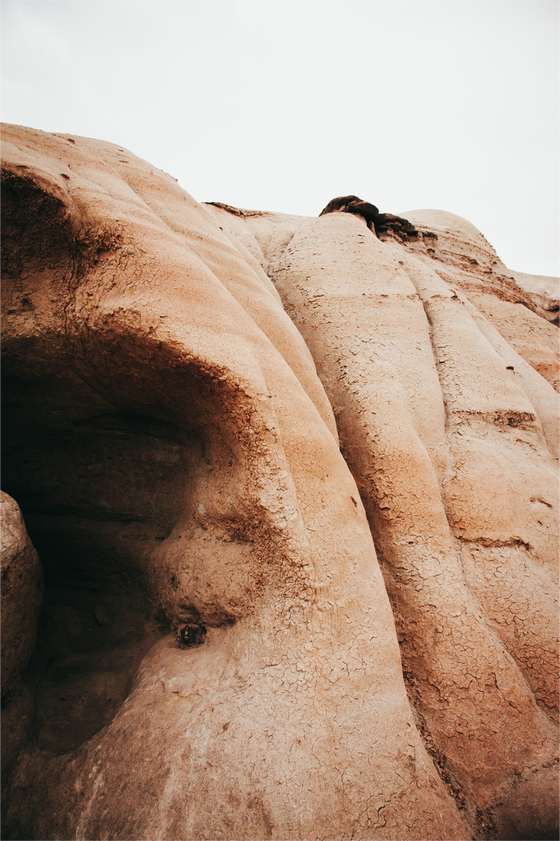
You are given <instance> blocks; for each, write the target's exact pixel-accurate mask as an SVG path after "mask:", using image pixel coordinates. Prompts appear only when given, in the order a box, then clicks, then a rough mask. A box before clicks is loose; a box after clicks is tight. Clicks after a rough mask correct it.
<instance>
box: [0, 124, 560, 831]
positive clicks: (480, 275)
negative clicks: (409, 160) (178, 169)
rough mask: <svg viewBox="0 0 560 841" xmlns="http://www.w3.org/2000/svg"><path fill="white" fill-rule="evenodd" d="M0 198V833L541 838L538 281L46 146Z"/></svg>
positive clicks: (116, 154) (554, 809) (548, 397)
mask: <svg viewBox="0 0 560 841" xmlns="http://www.w3.org/2000/svg"><path fill="white" fill-rule="evenodd" d="M2 184H3V194H2V213H3V242H2V247H3V261H2V262H3V269H2V272H3V274H2V309H3V351H2V353H3V375H4V377H3V379H4V384H3V433H4V441H3V453H4V461H3V489H4V491H5V493H4V494H3V496H2V523H3V525H2V706H3V713H2V748H3V754H2V771H3V773H2V797H3V837H4V838H6V839H84V841H85V840H86V839H123V840H124V839H146V841H152V840H153V839H169V840H170V841H171V839H173V840H174V841H177V839H184V840H185V841H186V840H187V839H193V840H194V839H224V841H228V840H230V841H233V840H234V839H237V841H241V839H257V841H258V840H259V839H265V838H271V839H277V840H278V841H288V839H306V841H307V839H309V841H311V840H312V839H313V840H314V839H332V841H334V839H393V841H416V840H417V839H418V841H420V839H432V841H442V839H502V841H515V839H519V840H520V841H523V839H525V841H530V840H531V839H552V838H557V837H558V776H557V775H558V748H557V745H558V531H557V528H558V394H557V391H558V382H559V380H558V293H557V284H556V285H555V282H554V280H553V279H551V278H537V277H532V276H528V275H521V274H519V273H516V272H512V271H510V270H509V269H507V268H506V266H504V264H503V263H502V262H501V261H500V259H499V257H498V256H497V255H496V253H495V252H494V250H493V249H492V247H491V246H490V245H489V243H488V242H487V241H486V240H485V239H484V237H483V236H482V234H481V233H480V232H479V231H477V229H476V228H474V227H473V226H472V225H471V224H470V223H468V222H466V221H465V220H464V219H461V218H459V217H457V216H454V215H453V214H450V213H444V212H443V211H412V212H404V213H400V214H399V215H398V216H397V215H394V214H390V213H380V212H379V210H378V208H376V207H375V205H373V204H371V203H370V202H369V201H362V200H361V199H359V198H358V197H356V196H345V197H341V198H339V199H336V200H333V202H331V203H330V204H329V205H328V206H327V208H325V210H324V212H323V213H321V214H320V215H319V216H318V217H316V218H305V217H298V216H288V215H285V214H275V213H268V212H260V211H248V210H240V209H238V208H232V207H228V206H227V205H223V204H220V203H216V204H206V205H204V204H200V203H198V202H197V201H195V200H194V199H193V198H192V197H191V196H190V195H189V194H187V193H186V192H185V191H184V190H183V189H182V188H180V187H179V185H178V184H177V183H176V181H175V180H174V179H173V178H172V177H171V176H168V175H167V174H165V173H163V172H161V171H160V170H158V169H156V168H155V167H153V166H151V165H150V164H148V163H147V162H145V161H143V160H141V159H139V158H137V157H136V156H135V155H134V154H132V153H131V152H129V151H128V150H125V149H123V148H120V147H118V146H115V145H113V144H110V143H105V142H102V141H97V140H90V139H86V138H81V137H72V136H69V135H64V134H47V133H44V132H41V131H36V130H33V129H25V128H21V127H16V126H5V127H4V129H3V149H2ZM371 198H372V199H373V200H375V197H371Z"/></svg>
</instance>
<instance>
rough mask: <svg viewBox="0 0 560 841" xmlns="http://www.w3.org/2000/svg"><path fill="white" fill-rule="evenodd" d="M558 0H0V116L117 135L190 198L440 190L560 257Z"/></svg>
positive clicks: (509, 238)
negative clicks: (168, 174) (0, 110)
mask: <svg viewBox="0 0 560 841" xmlns="http://www.w3.org/2000/svg"><path fill="white" fill-rule="evenodd" d="M558 7H559V4H558V2H556V0H542V2H541V0H495V1H493V0H413V2H400V0H389V2H377V0H365V1H364V2H353V0H344V1H343V2H323V1H322V2H306V0H297V2H274V0H270V2H268V0H259V2H234V0H225V2H220V0H201V2H199V1H198V0H132V2H129V0H112V2H111V1H110V0H62V1H61V2H59V0H56V2H54V0H39V2H35V0H4V1H3V2H2V120H3V121H4V122H10V123H17V124H20V125H28V126H32V127H34V128H40V129H43V130H45V131H55V132H69V133H71V134H77V135H85V136H88V137H96V138H102V139H103V140H109V141H111V142H114V143H118V144H121V145H123V146H125V147H127V148H129V149H130V150H131V151H133V152H134V153H136V154H137V155H140V156H141V157H143V158H146V159H147V160H149V161H150V162H151V163H153V164H155V165H156V166H158V167H160V168H161V169H164V170H165V171H166V172H169V173H170V174H171V175H173V176H174V177H175V178H177V179H178V180H179V183H180V184H181V186H182V187H184V188H185V189H186V190H187V191H188V192H189V193H191V194H192V195H193V196H194V197H195V198H196V199H198V200H199V201H223V202H226V203H227V204H232V205H235V206H238V207H245V208H251V209H258V210H274V211H283V212H289V213H296V214H302V215H313V216H315V215H317V214H318V213H319V212H320V211H321V209H322V208H323V207H324V206H325V204H327V202H328V201H329V200H330V199H332V198H333V197H334V196H338V195H344V194H347V193H355V194H356V195H358V196H360V197H362V198H364V199H366V200H368V201H371V202H373V203H374V204H376V205H377V206H378V207H379V208H380V209H381V210H382V211H387V212H391V213H398V212H399V211H405V210H412V209H419V208H441V209H443V210H448V211H451V212H452V213H457V214H458V215H460V216H463V217H465V218H466V219H468V220H469V221H470V222H472V223H473V224H474V225H476V226H477V227H478V228H479V229H480V230H481V231H482V232H483V233H484V235H485V236H486V237H487V239H488V240H489V241H490V242H491V243H492V245H493V246H494V247H495V248H496V250H497V251H498V254H499V255H500V257H501V258H502V259H503V260H504V262H505V263H506V264H507V265H508V266H509V267H510V268H512V269H517V270H518V271H526V272H531V273H536V274H544V275H550V274H558V273H559V242H558V231H559V227H560V219H559V155H558V148H559V125H558V124H559V91H558V87H559V59H558V32H559V30H558V10H559V9H558Z"/></svg>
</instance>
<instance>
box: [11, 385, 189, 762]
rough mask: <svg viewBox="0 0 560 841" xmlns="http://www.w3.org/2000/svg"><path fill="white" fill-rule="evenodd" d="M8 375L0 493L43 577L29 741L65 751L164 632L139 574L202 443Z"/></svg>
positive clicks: (91, 726)
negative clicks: (11, 505)
mask: <svg viewBox="0 0 560 841" xmlns="http://www.w3.org/2000/svg"><path fill="white" fill-rule="evenodd" d="M7 379H8V382H7V383H6V386H7V387H6V388H5V390H4V401H3V402H4V441H3V489H4V490H5V491H6V492H7V493H8V494H10V496H12V497H13V498H14V499H15V500H16V501H17V502H18V504H19V505H20V508H21V510H22V514H23V517H24V520H25V523H26V527H27V530H28V533H29V536H30V538H31V540H32V542H33V545H34V546H35V548H36V550H37V552H38V554H39V558H40V560H41V564H42V567H43V574H44V582H45V590H44V599H43V605H42V610H41V614H40V617H39V624H38V634H37V643H36V646H35V650H34V653H33V655H32V657H31V661H30V663H29V666H28V667H27V669H26V672H25V673H24V676H23V677H24V683H25V685H26V687H27V690H28V692H29V695H30V698H31V699H32V700H33V712H32V715H31V717H32V723H31V725H30V727H29V729H28V737H29V738H30V741H31V744H32V745H34V746H35V747H37V748H38V749H39V750H41V751H44V752H46V753H48V754H51V755H52V754H60V753H66V752H69V751H72V750H74V749H76V748H78V747H79V746H80V745H81V744H83V743H84V742H85V741H87V740H88V739H90V738H91V737H92V736H93V735H94V734H95V733H97V732H98V731H99V730H101V729H102V728H103V727H104V726H106V725H107V724H109V722H110V721H111V720H112V718H113V717H114V715H115V714H116V712H117V711H118V709H119V708H120V707H121V706H122V704H123V703H124V701H125V699H126V697H127V695H128V693H129V691H130V688H131V685H132V681H133V679H134V675H135V673H136V671H137V669H138V666H139V664H140V662H141V661H142V659H143V657H144V656H145V655H146V653H147V652H148V651H149V649H150V648H151V647H152V646H153V645H154V643H155V642H156V641H157V640H158V639H160V638H161V637H162V635H164V634H166V633H170V627H169V623H168V621H167V619H166V617H165V616H164V615H163V614H162V613H161V611H158V610H157V605H154V604H152V603H151V602H150V600H149V599H148V596H147V592H148V588H147V587H146V582H145V580H144V573H145V569H144V567H145V563H146V559H147V558H148V557H149V555H150V553H151V552H153V551H154V549H155V548H157V547H158V546H160V545H161V541H163V540H165V538H166V536H167V535H168V534H169V532H170V531H171V529H172V528H173V526H174V525H175V523H176V521H177V518H178V516H179V513H180V510H181V507H182V504H183V502H184V498H185V493H186V491H185V485H186V482H185V477H186V476H188V475H189V473H190V472H191V471H190V466H191V464H192V462H193V459H194V460H196V458H197V457H198V456H199V455H200V453H199V450H200V449H201V446H202V445H201V444H200V442H199V441H198V440H197V439H196V436H194V437H193V435H189V434H188V433H186V432H185V431H184V430H181V429H178V428H176V427H175V426H173V425H171V424H168V423H165V422H163V421H160V420H156V419H154V418H151V417H147V416H143V415H138V414H134V413H130V414H129V413H123V412H119V411H116V410H115V408H114V407H109V406H107V405H106V404H105V405H104V406H103V411H101V412H99V408H100V407H99V406H95V405H89V406H88V405H85V403H84V401H83V400H79V401H75V400H74V401H72V400H71V399H69V391H72V390H74V392H75V389H68V388H67V389H65V390H60V389H59V388H57V387H56V386H57V383H50V385H49V384H45V383H42V384H36V386H37V387H32V386H31V384H25V383H21V382H19V383H18V381H10V379H9V378H7ZM58 385H60V384H58ZM66 385H68V384H66ZM87 391H88V390H87V389H85V388H83V387H82V388H81V395H82V397H83V396H84V394H85V393H86V392H87ZM57 394H58V397H57ZM47 395H48V399H47ZM75 396H76V395H75V393H74V397H75ZM86 402H87V401H86ZM93 402H94V403H95V402H97V401H93ZM5 702H6V703H7V704H10V702H12V703H14V704H18V703H20V701H18V700H17V699H15V698H14V699H13V700H12V699H10V696H9V695H8V696H7V698H6V699H5ZM26 712H27V710H26Z"/></svg>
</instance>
